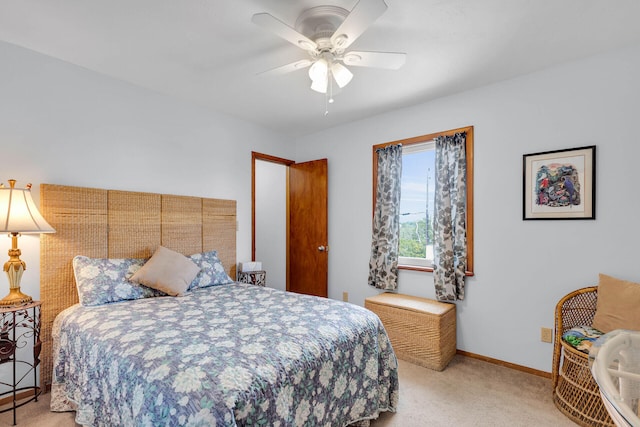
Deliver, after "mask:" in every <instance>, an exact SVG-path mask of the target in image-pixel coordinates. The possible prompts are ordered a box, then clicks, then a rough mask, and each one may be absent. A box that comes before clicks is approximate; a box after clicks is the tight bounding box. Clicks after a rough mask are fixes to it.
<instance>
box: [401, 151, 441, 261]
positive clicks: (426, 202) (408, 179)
mask: <svg viewBox="0 0 640 427" xmlns="http://www.w3.org/2000/svg"><path fill="white" fill-rule="evenodd" d="M434 171H435V143H434V142H433V141H429V142H424V143H419V144H412V145H409V146H407V147H404V146H403V147H402V184H401V188H402V189H401V195H400V248H399V260H398V261H399V263H400V265H410V266H416V267H431V266H432V265H433V203H434V197H433V195H434V181H433V174H434Z"/></svg>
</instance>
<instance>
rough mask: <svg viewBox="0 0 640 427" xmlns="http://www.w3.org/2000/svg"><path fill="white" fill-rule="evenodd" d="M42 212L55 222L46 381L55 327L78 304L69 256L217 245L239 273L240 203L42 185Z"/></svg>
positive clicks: (45, 284) (45, 280)
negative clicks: (66, 312)
mask: <svg viewBox="0 0 640 427" xmlns="http://www.w3.org/2000/svg"><path fill="white" fill-rule="evenodd" d="M40 211H41V212H42V214H43V216H44V217H45V218H46V220H47V221H48V222H49V224H51V225H52V226H53V228H55V230H56V232H55V233H54V234H43V235H42V236H41V237H40V300H41V301H42V323H41V331H40V336H41V340H42V353H41V361H42V362H41V365H40V382H41V385H42V387H43V388H44V389H46V388H48V387H49V386H50V384H51V371H52V366H53V362H52V355H51V350H52V341H51V327H52V325H53V320H54V318H55V317H56V315H57V314H58V313H60V312H61V311H62V310H64V309H65V308H67V307H70V306H71V305H73V304H75V303H77V302H78V293H77V291H76V285H75V280H74V277H73V269H72V265H71V261H72V259H73V257H74V256H76V255H85V256H88V257H93V258H147V257H150V256H151V255H152V254H153V252H154V251H155V250H156V248H157V247H158V246H159V245H162V246H165V247H167V248H169V249H173V250H174V251H178V252H181V253H183V254H185V255H190V254H193V253H198V252H203V251H209V250H217V251H218V256H219V257H220V260H221V261H222V263H223V265H224V266H225V269H226V270H227V273H229V275H230V276H231V277H232V278H235V277H236V202H235V200H220V199H206V198H199V197H186V196H172V195H164V194H155V193H138V192H129V191H115V190H101V189H94V188H82V187H69V186H62V185H51V184H41V186H40Z"/></svg>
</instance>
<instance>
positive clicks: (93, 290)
mask: <svg viewBox="0 0 640 427" xmlns="http://www.w3.org/2000/svg"><path fill="white" fill-rule="evenodd" d="M145 261H146V260H144V259H135V258H123V259H106V258H88V257H86V256H80V255H78V256H76V257H75V258H73V274H74V276H75V278H76V287H77V288H78V297H79V298H80V304H82V305H84V306H95V305H102V304H109V303H112V302H118V301H125V300H134V299H140V298H150V297H156V296H160V295H164V294H163V293H162V292H159V291H156V290H155V289H150V288H147V287H146V286H141V285H138V284H137V283H131V282H129V281H128V280H127V279H128V278H129V277H131V276H132V275H133V274H134V273H135V272H136V271H137V270H139V269H140V268H141V267H142V266H143V265H144V263H145Z"/></svg>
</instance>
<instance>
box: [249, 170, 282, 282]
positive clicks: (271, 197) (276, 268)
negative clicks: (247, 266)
mask: <svg viewBox="0 0 640 427" xmlns="http://www.w3.org/2000/svg"><path fill="white" fill-rule="evenodd" d="M255 176H256V194H255V199H256V201H255V203H256V207H255V212H256V261H261V262H262V268H264V269H265V271H266V272H267V286H268V287H270V288H276V289H280V290H283V291H285V290H286V289H287V166H285V165H283V164H279V163H272V162H266V161H262V160H257V161H256V170H255Z"/></svg>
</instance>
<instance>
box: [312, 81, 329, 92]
mask: <svg viewBox="0 0 640 427" xmlns="http://www.w3.org/2000/svg"><path fill="white" fill-rule="evenodd" d="M328 85H329V79H327V78H324V79H316V80H311V90H315V91H316V92H319V93H327V86H328Z"/></svg>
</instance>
